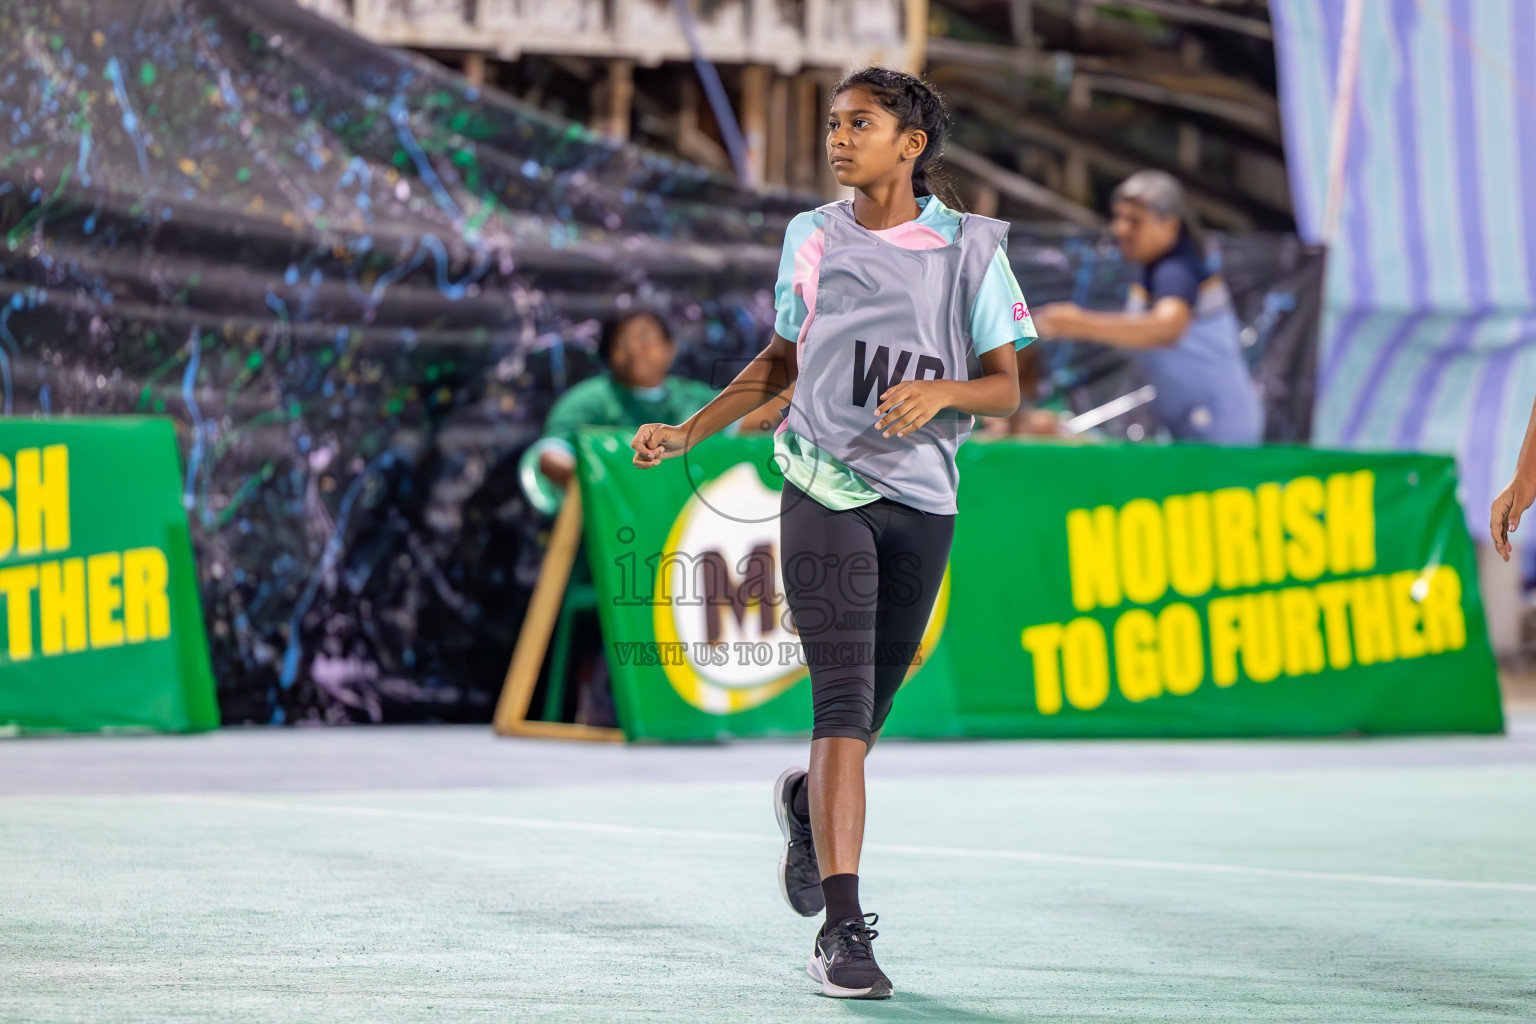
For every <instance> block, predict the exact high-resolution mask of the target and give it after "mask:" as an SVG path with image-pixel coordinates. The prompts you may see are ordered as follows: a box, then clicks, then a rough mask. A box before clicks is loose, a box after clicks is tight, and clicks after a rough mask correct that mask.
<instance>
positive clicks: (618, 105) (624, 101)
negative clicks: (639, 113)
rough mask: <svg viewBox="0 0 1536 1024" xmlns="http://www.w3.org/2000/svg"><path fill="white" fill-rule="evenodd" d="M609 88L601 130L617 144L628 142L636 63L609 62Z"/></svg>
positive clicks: (604, 104) (629, 61)
mask: <svg viewBox="0 0 1536 1024" xmlns="http://www.w3.org/2000/svg"><path fill="white" fill-rule="evenodd" d="M607 86H608V87H607V89H606V90H605V92H604V96H603V109H602V111H601V112H600V114H599V117H598V123H599V126H600V127H599V130H600V131H601V132H602V133H603V134H604V135H606V136H607V137H608V138H610V139H613V140H614V141H616V142H628V141H629V122H630V115H631V111H632V108H633V106H634V99H635V62H634V61H632V60H627V59H625V58H623V57H617V58H614V59H613V60H610V61H608V83H607Z"/></svg>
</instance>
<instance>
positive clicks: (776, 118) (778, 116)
mask: <svg viewBox="0 0 1536 1024" xmlns="http://www.w3.org/2000/svg"><path fill="white" fill-rule="evenodd" d="M789 113H790V112H789V79H787V78H785V77H784V76H783V75H774V76H773V81H772V82H771V83H770V84H769V86H768V139H767V147H766V157H765V163H766V167H765V173H764V175H763V180H764V181H765V182H766V183H767V184H769V185H778V186H781V187H782V186H784V185H788V184H789V151H790V149H791V147H792V143H793V141H794V140H793V139H792V138H791V135H790V132H791V128H790V116H789Z"/></svg>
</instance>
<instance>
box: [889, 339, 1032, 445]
mask: <svg viewBox="0 0 1536 1024" xmlns="http://www.w3.org/2000/svg"><path fill="white" fill-rule="evenodd" d="M981 368H982V369H983V370H985V371H986V372H985V373H984V374H983V375H982V376H981V377H978V378H977V379H975V380H904V381H902V382H901V383H899V384H893V385H891V386H890V387H889V388H887V389H886V390H885V393H884V394H882V395H881V396H880V399H881V401H880V404H879V405H878V406H876V407H875V417H876V421H875V427H876V429H878V430H880V431H882V432H883V434H884V436H886V437H890V436H891V435H892V434H894V435H895V436H897V437H904V436H905V435H907V434H910V433H911V432H912V431H914V430H916V429H917V428H918V427H921V426H922V425H923V424H924V423H927V422H928V421H929V420H931V419H933V417H934V414H935V413H937V412H938V411H939V410H940V409H955V410H957V411H959V412H968V413H971V414H973V415H976V416H1010V415H1012V414H1013V411H1014V410H1015V409H1017V408H1018V407H1019V364H1018V358H1017V357H1016V356H1015V355H1014V348H1013V346H1012V345H999V346H997V347H996V348H993V349H988V350H987V351H986V352H983V353H982V354H981Z"/></svg>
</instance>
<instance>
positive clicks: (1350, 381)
mask: <svg viewBox="0 0 1536 1024" xmlns="http://www.w3.org/2000/svg"><path fill="white" fill-rule="evenodd" d="M1345 5H1346V4H1345V0H1270V9H1271V13H1272V17H1273V20H1274V24H1275V40H1276V47H1277V50H1278V55H1279V62H1280V94H1281V97H1280V98H1281V107H1282V118H1283V122H1284V129H1285V143H1286V160H1287V164H1288V166H1289V170H1290V181H1291V193H1292V196H1293V198H1294V201H1295V205H1296V217H1297V221H1298V223H1299V225H1300V229H1301V233H1302V235H1303V236H1304V237H1306V238H1308V239H1309V240H1314V241H1315V240H1319V238H1320V236H1321V234H1322V229H1323V219H1324V211H1325V209H1326V206H1327V202H1328V159H1329V152H1328V151H1329V136H1330V129H1331V119H1332V111H1333V96H1334V88H1335V77H1336V68H1337V64H1338V59H1339V44H1340V40H1341V39H1342V37H1343V34H1344V28H1343V23H1344V8H1345ZM1364 11H1365V15H1364V20H1363V23H1362V29H1361V37H1360V73H1359V79H1358V82H1357V85H1356V91H1355V109H1354V114H1353V119H1352V124H1351V128H1350V141H1349V151H1348V153H1349V159H1348V162H1347V165H1346V168H1345V181H1344V201H1343V205H1342V219H1341V221H1340V227H1339V237H1338V238H1337V239H1336V240H1335V244H1334V246H1333V249H1332V252H1331V253H1330V256H1329V268H1328V289H1327V299H1326V307H1327V308H1326V312H1325V314H1324V320H1323V333H1322V352H1321V353H1320V358H1319V362H1318V401H1317V407H1316V413H1315V417H1314V422H1313V437H1314V440H1315V442H1316V443H1318V444H1323V445H1346V446H1357V447H1371V448H1413V449H1419V450H1428V451H1445V452H1451V453H1454V454H1455V455H1456V456H1457V458H1458V462H1459V465H1460V471H1461V480H1462V504H1463V507H1464V508H1465V509H1466V513H1467V520H1468V523H1469V524H1470V525H1471V527H1472V528H1473V536H1474V537H1477V536H1484V537H1486V532H1487V522H1488V505H1489V503H1490V502H1491V501H1492V500H1493V496H1494V495H1495V494H1496V493H1498V491H1499V489H1500V488H1501V487H1503V485H1504V483H1505V482H1506V481H1507V480H1508V478H1509V475H1510V474H1511V473H1512V472H1513V471H1514V465H1515V456H1516V454H1517V453H1518V451H1519V446H1520V439H1521V436H1522V435H1523V433H1524V428H1525V421H1526V417H1527V415H1528V414H1529V413H1530V410H1531V401H1532V398H1533V396H1536V188H1530V187H1522V186H1524V185H1526V183H1532V182H1536V0H1365V7H1364Z"/></svg>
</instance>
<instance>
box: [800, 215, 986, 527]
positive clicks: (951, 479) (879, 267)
mask: <svg viewBox="0 0 1536 1024" xmlns="http://www.w3.org/2000/svg"><path fill="white" fill-rule="evenodd" d="M820 211H821V213H822V214H823V215H824V217H825V228H824V230H825V232H826V234H825V250H824V252H823V255H822V259H821V271H820V278H819V279H818V281H817V285H816V310H815V316H814V318H813V319H812V320H811V326H810V328H809V329H808V330H807V331H806V335H805V338H804V341H803V344H802V346H801V351H800V360H799V365H800V376H799V380H798V381H797V382H796V384H795V397H794V401H793V402H791V403H790V407H789V412H788V415H787V416H786V417H785V425H786V426H787V427H788V429H790V430H793V431H794V432H795V433H796V434H799V435H800V436H801V437H803V438H805V439H806V440H807V441H809V442H810V443H811V444H813V445H815V446H816V447H818V448H820V449H821V450H822V451H824V452H826V453H827V454H829V455H831V456H833V457H834V458H837V459H839V460H841V461H842V462H843V463H844V464H846V465H847V466H848V467H849V468H850V469H852V470H853V471H854V472H856V473H858V474H859V476H861V477H863V478H864V480H865V481H866V482H867V483H868V484H869V486H870V487H872V488H873V489H874V490H876V491H879V492H880V493H881V494H883V495H885V496H886V497H888V498H891V499H892V500H894V501H899V502H901V503H903V504H905V505H910V506H912V507H913V508H917V509H921V510H922V511H924V512H933V513H938V514H941V515H948V514H951V513H953V512H955V510H956V506H955V495H956V492H957V490H958V487H959V483H960V472H959V470H958V469H957V468H956V467H955V453H956V451H958V450H959V448H960V445H961V444H962V443H963V442H964V441H965V439H966V438H967V437H968V436H970V433H971V426H972V425H973V424H974V422H975V419H974V417H972V416H971V415H970V414H969V413H961V412H957V411H955V410H954V409H943V410H940V411H939V412H938V413H937V414H936V415H935V416H934V417H933V419H931V420H929V421H928V422H927V423H925V424H924V425H923V426H921V427H919V428H918V429H917V430H914V431H912V432H911V433H910V434H908V435H907V436H906V437H896V436H895V435H894V434H893V435H892V436H890V437H881V436H880V431H879V430H876V429H875V407H876V406H878V405H879V404H880V394H881V392H883V391H884V390H885V389H886V388H888V387H890V386H891V385H893V384H895V383H897V382H898V381H903V380H938V379H944V380H967V379H969V376H970V375H969V372H968V370H967V364H966V359H967V356H968V354H969V353H970V350H971V309H972V307H973V306H974V305H975V303H976V294H977V292H978V291H980V289H981V282H982V279H983V278H984V277H985V276H986V273H987V268H988V267H989V266H990V265H991V263H992V257H993V254H994V253H996V252H997V249H998V246H999V245H1001V244H1002V242H1003V240H1004V239H1005V238H1007V235H1008V224H1007V223H1006V222H1005V221H1000V220H994V219H992V218H991V217H979V216H976V215H975V214H970V213H966V214H962V215H961V217H960V229H959V232H958V233H957V234H956V235H955V240H954V242H952V243H950V244H949V245H946V246H943V247H942V248H938V249H903V248H901V247H900V246H898V245H893V244H891V243H890V242H887V241H885V240H883V239H881V238H877V237H876V236H875V235H873V234H871V233H870V232H869V231H866V230H865V229H864V228H862V227H860V226H859V224H858V221H856V220H854V217H853V201H852V200H850V199H844V200H841V201H840V202H836V203H828V204H827V205H826V206H823V207H820ZM999 315H1001V313H999Z"/></svg>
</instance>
